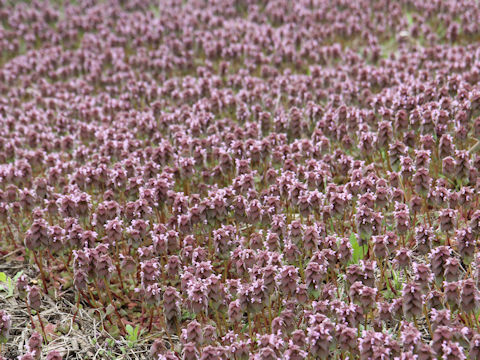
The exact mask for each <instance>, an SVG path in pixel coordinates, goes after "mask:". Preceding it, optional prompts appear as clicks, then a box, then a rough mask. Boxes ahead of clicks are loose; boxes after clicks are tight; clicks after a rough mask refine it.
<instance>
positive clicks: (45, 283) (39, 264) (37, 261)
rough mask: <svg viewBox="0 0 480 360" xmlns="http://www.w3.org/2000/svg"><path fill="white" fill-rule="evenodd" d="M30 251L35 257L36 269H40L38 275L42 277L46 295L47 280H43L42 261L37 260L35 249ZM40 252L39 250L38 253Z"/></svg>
mask: <svg viewBox="0 0 480 360" xmlns="http://www.w3.org/2000/svg"><path fill="white" fill-rule="evenodd" d="M32 253H33V258H34V259H35V263H36V264H37V266H38V269H39V270H40V276H41V278H42V284H43V290H45V294H47V295H48V288H47V281H46V280H45V273H44V272H43V265H42V262H41V261H39V260H38V258H37V254H36V253H35V251H32ZM41 254H42V253H41V252H40V255H41Z"/></svg>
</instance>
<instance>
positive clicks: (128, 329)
mask: <svg viewBox="0 0 480 360" xmlns="http://www.w3.org/2000/svg"><path fill="white" fill-rule="evenodd" d="M125 330H127V333H128V334H129V335H132V334H133V327H132V325H130V324H127V326H125Z"/></svg>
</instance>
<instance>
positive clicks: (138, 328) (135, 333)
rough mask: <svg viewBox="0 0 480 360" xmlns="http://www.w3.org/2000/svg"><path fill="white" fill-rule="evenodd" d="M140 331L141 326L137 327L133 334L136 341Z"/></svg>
mask: <svg viewBox="0 0 480 360" xmlns="http://www.w3.org/2000/svg"><path fill="white" fill-rule="evenodd" d="M139 330H140V325H137V326H135V330H134V332H133V336H134V337H135V340H137V339H138V331H139Z"/></svg>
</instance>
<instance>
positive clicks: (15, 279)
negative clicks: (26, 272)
mask: <svg viewBox="0 0 480 360" xmlns="http://www.w3.org/2000/svg"><path fill="white" fill-rule="evenodd" d="M22 274H23V270H21V271H19V272H17V273H16V274H15V276H14V277H13V282H14V283H16V282H17V280H18V278H19V277H20V276H22Z"/></svg>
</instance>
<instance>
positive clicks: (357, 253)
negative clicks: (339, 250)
mask: <svg viewBox="0 0 480 360" xmlns="http://www.w3.org/2000/svg"><path fill="white" fill-rule="evenodd" d="M350 244H351V245H352V250H353V253H352V262H353V263H354V264H356V263H358V262H359V261H360V260H362V259H363V254H365V253H366V252H367V245H363V246H360V245H359V244H358V241H357V237H356V236H355V234H354V233H352V234H351V235H350Z"/></svg>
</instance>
